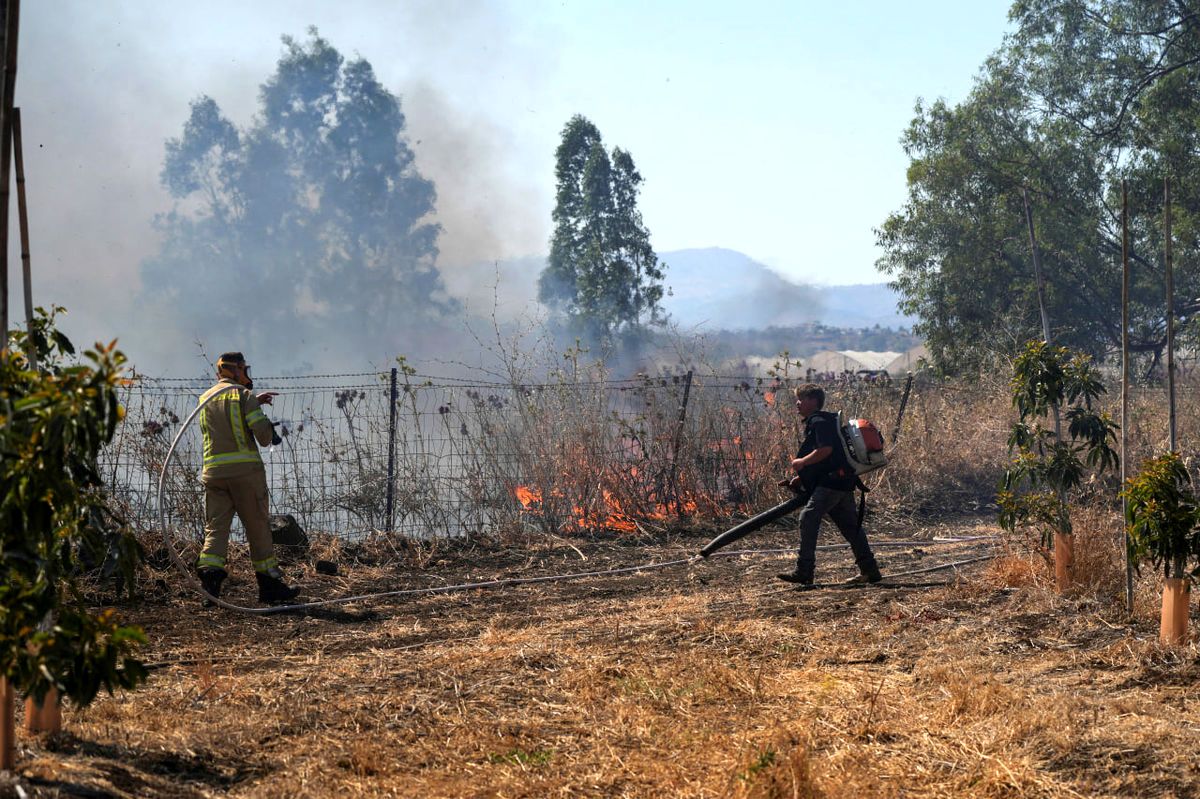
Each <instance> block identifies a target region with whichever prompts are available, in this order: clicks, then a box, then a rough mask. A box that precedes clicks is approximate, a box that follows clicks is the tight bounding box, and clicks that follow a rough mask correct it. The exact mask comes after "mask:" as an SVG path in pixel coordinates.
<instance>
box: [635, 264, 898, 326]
mask: <svg viewBox="0 0 1200 799" xmlns="http://www.w3.org/2000/svg"><path fill="white" fill-rule="evenodd" d="M659 258H660V259H661V260H662V261H663V262H664V263H666V264H667V278H666V284H667V286H669V287H670V289H671V293H670V296H667V297H665V298H664V299H663V307H664V308H665V309H666V310H667V312H668V313H670V314H671V316H672V317H673V318H674V320H675V321H676V322H678V323H679V325H680V326H681V327H684V328H689V327H696V326H701V327H703V328H705V329H710V330H711V329H727V330H740V329H752V328H765V327H768V326H771V325H776V326H787V325H798V324H803V323H805V322H820V323H822V324H826V325H831V326H834V327H874V326H875V325H880V326H882V327H901V326H903V327H909V326H911V325H912V323H913V321H914V320H913V318H912V317H907V316H904V315H902V314H900V313H899V312H898V311H897V310H896V299H897V298H896V294H895V292H893V291H892V290H891V289H889V288H888V286H887V284H886V283H871V284H863V285H850V286H811V285H802V284H799V283H795V282H793V281H791V280H789V279H788V278H785V277H783V276H782V275H780V274H779V273H777V272H775V271H773V270H771V269H770V268H769V267H767V266H765V265H764V264H761V263H759V262H758V261H755V260H754V259H752V258H750V257H749V256H748V255H745V254H744V253H740V252H737V251H736V250H725V249H721V248H719V247H710V248H707V249H696V250H674V251H671V252H663V253H659Z"/></svg>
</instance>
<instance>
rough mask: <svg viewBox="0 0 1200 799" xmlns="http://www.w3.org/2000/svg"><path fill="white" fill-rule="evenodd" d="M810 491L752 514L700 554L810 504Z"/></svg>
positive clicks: (704, 553) (709, 543)
mask: <svg viewBox="0 0 1200 799" xmlns="http://www.w3.org/2000/svg"><path fill="white" fill-rule="evenodd" d="M808 500H809V492H807V491H803V492H801V493H799V494H797V495H796V496H794V497H792V498H791V499H789V500H788V501H787V502H781V503H780V504H778V505H776V506H775V507H773V508H771V509H770V510H765V511H763V512H762V513H760V514H758V515H757V516H751V517H750V518H749V519H747V520H746V521H744V522H742V523H741V524H739V525H738V526H737V527H731V528H730V529H728V530H726V531H725V532H723V533H721V534H720V535H719V536H717V537H716V538H714V539H713V540H712V541H709V542H708V543H707V544H705V545H704V549H701V550H700V555H701V556H702V557H705V558H707V557H708V556H709V555H711V554H712V553H714V552H716V551H717V550H718V549H720V548H721V547H724V546H728V545H729V544H732V543H733V542H734V541H737V540H738V539H739V538H742V537H743V536H747V535H749V534H750V533H753V532H754V531H755V530H758V529H759V528H762V527H766V526H767V525H768V524H770V523H771V522H773V521H775V520H777V519H782V518H783V517H784V516H787V515H788V514H789V513H791V512H792V511H795V510H800V508H803V507H804V506H805V505H807V504H808Z"/></svg>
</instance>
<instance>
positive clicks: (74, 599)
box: [0, 308, 146, 705]
mask: <svg viewBox="0 0 1200 799" xmlns="http://www.w3.org/2000/svg"><path fill="white" fill-rule="evenodd" d="M60 310H61V309H59V308H55V309H53V311H52V312H51V313H50V314H49V315H47V314H46V313H45V312H43V311H42V309H40V308H39V309H38V312H39V317H38V319H37V321H36V324H35V327H34V334H33V339H32V340H30V339H29V338H28V337H27V336H26V335H25V333H24V332H13V333H11V334H10V338H9V341H10V348H9V349H8V350H6V351H2V352H0V386H3V388H2V389H0V677H4V678H6V679H7V680H9V681H10V682H11V683H12V684H13V685H14V686H15V687H16V689H17V690H18V691H20V692H22V693H27V694H29V695H31V696H33V697H35V698H36V699H37V700H39V701H41V700H42V699H43V698H44V697H45V696H46V694H47V693H48V692H49V691H50V690H51V689H54V690H56V691H57V692H58V694H59V695H60V696H65V697H68V698H70V699H71V700H72V701H74V702H75V703H76V704H78V705H86V704H88V703H89V702H91V701H92V699H94V698H95V696H96V694H97V692H98V691H99V690H100V689H101V688H104V689H106V690H108V691H109V692H112V691H113V690H115V689H117V688H132V687H134V686H136V685H137V684H139V683H140V682H142V681H143V680H145V679H146V670H145V668H144V667H143V666H142V664H141V663H140V662H138V660H137V659H136V658H135V657H134V653H135V651H136V649H137V647H138V645H139V644H142V643H144V642H145V637H144V636H143V635H142V632H141V631H140V630H138V629H137V628H135V627H126V626H122V625H121V624H120V623H119V622H118V620H117V618H116V616H115V615H114V614H113V612H112V611H111V610H106V611H103V612H101V613H99V614H92V613H89V612H88V610H87V608H86V606H85V605H84V602H83V600H82V598H81V596H80V592H79V590H78V586H77V585H76V584H75V582H74V579H73V577H74V575H75V574H77V573H78V572H79V571H80V570H81V569H82V568H83V566H84V564H86V563H99V562H102V561H104V560H105V559H106V558H107V556H108V554H109V552H110V550H111V549H112V545H113V543H114V542H113V541H112V540H111V537H110V536H108V535H107V534H106V531H105V529H104V527H103V525H102V524H100V520H102V519H103V518H104V517H105V510H104V506H103V502H102V498H101V495H100V488H101V483H100V473H99V470H98V468H97V465H96V457H97V454H98V453H99V451H100V448H101V447H103V446H104V445H105V444H107V443H108V442H109V441H111V440H112V436H113V433H114V432H115V430H116V427H117V425H118V424H119V423H120V420H121V418H122V416H123V409H122V408H121V407H120V406H119V405H118V404H117V390H118V388H119V387H120V386H121V385H122V384H123V382H124V381H123V378H122V377H121V364H122V363H123V362H124V360H125V359H124V356H123V355H122V354H121V353H120V352H119V351H117V350H116V348H115V343H114V344H110V345H108V346H102V345H97V346H96V348H95V349H94V350H89V351H88V352H86V353H84V360H85V361H86V362H85V363H83V364H75V365H69V364H68V363H67V358H68V357H69V356H72V355H73V354H74V351H75V350H74V347H73V346H72V345H71V342H70V341H69V340H68V339H67V338H66V337H65V336H64V335H62V334H61V333H60V332H58V331H57V330H56V329H55V328H54V325H53V312H54V311H60ZM30 348H36V350H37V353H38V362H39V364H40V366H41V371H39V370H35V369H32V368H31V367H30V363H29V359H27V358H26V355H25V353H27V352H31V351H32V350H31V349H30ZM119 542H120V545H119V546H117V547H116V549H117V551H118V552H119V553H120V557H121V559H122V560H123V561H124V563H125V566H126V567H127V568H126V569H125V571H126V574H127V577H128V579H129V580H130V581H131V580H132V571H131V564H132V561H133V558H134V557H135V555H136V544H135V543H134V542H133V540H132V537H131V536H130V535H128V534H127V533H126V534H124V535H122V536H121V537H120V538H119ZM130 585H132V584H131V583H130Z"/></svg>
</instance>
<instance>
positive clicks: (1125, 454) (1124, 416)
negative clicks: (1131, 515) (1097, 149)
mask: <svg viewBox="0 0 1200 799" xmlns="http://www.w3.org/2000/svg"><path fill="white" fill-rule="evenodd" d="M1128 459H1129V184H1128V182H1126V181H1124V180H1122V181H1121V488H1122V489H1124V487H1125V480H1126V478H1127V474H1126V473H1127V471H1128V467H1127V461H1128ZM1128 504H1129V503H1128V501H1127V500H1126V499H1125V497H1124V496H1122V497H1121V526H1122V528H1123V529H1124V531H1125V610H1126V611H1128V612H1129V613H1131V614H1132V613H1133V541H1132V539H1130V537H1129V527H1128V526H1127V525H1126V523H1125V519H1126V515H1125V513H1126V510H1127V506H1128Z"/></svg>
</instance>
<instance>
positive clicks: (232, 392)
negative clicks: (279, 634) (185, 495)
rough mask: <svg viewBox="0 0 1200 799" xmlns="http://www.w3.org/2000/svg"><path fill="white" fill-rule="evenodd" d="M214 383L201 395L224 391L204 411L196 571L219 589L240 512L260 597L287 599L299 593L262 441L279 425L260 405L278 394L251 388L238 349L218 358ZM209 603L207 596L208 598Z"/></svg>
mask: <svg viewBox="0 0 1200 799" xmlns="http://www.w3.org/2000/svg"><path fill="white" fill-rule="evenodd" d="M217 377H218V378H219V380H218V382H217V384H216V385H214V386H213V387H212V388H210V389H209V390H208V391H206V392H204V394H203V395H202V396H201V397H200V402H201V403H203V402H204V401H205V400H207V399H208V398H209V397H211V396H213V395H215V394H220V396H218V397H216V399H214V400H212V401H211V402H209V403H208V405H206V406H205V407H204V410H203V411H202V412H201V413H200V431H201V433H202V434H203V436H204V471H203V472H202V474H201V476H200V482H202V483H203V484H204V511H205V517H206V520H205V525H204V549H202V550H201V551H200V560H199V562H198V563H197V573H198V574H199V576H200V583H201V584H202V585H203V586H204V590H205V591H207V592H208V593H210V594H212V595H213V596H215V597H219V596H220V595H221V583H222V582H224V580H225V578H226V577H227V576H228V572H226V571H225V557H226V554H227V553H228V550H229V527H230V525H231V524H232V523H233V514H234V513H236V514H237V515H238V518H239V519H241V520H242V526H243V527H245V529H246V541H247V543H249V545H250V559H251V560H252V561H253V562H254V576H255V578H256V579H257V581H258V598H259V601H261V602H286V601H287V600H289V599H293V598H294V597H295V596H296V595H297V594H299V593H300V589H298V588H291V587H289V586H288V585H287V584H286V583H285V582H284V581H283V579H282V576H283V575H282V574H281V572H280V571H279V562H278V561H277V560H276V559H275V548H274V544H273V543H272V541H271V527H270V523H269V520H268V502H269V495H268V491H267V471H266V468H265V467H264V466H263V462H262V457H261V456H260V455H259V454H258V445H260V444H261V445H263V446H266V445H268V444H270V443H271V442H272V439H273V438H274V436H275V431H274V429H273V428H272V426H271V421H270V420H269V419H268V418H267V416H266V414H264V413H263V411H262V408H261V407H260V406H261V405H270V404H271V401H272V400H273V399H274V397H275V394H273V393H271V392H265V393H262V394H259V395H257V396H256V395H254V394H253V393H251V389H253V388H254V382H253V381H252V380H251V379H250V367H249V365H248V364H247V363H246V359H245V358H244V357H243V356H242V354H241V353H240V352H227V353H225V354H224V355H222V356H221V357H220V358H219V359H217ZM206 604H207V600H206Z"/></svg>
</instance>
